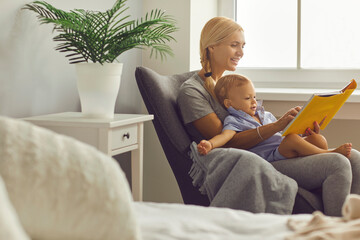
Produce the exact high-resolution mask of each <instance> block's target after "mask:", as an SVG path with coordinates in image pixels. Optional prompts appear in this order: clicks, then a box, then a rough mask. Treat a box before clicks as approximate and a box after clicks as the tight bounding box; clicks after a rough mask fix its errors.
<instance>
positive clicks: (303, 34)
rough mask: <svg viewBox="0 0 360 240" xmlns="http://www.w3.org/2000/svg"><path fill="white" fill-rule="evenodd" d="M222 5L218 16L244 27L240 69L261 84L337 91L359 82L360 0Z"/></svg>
mask: <svg viewBox="0 0 360 240" xmlns="http://www.w3.org/2000/svg"><path fill="white" fill-rule="evenodd" d="M218 6H219V15H222V16H228V17H231V18H234V19H236V20H237V21H238V22H239V23H240V25H241V26H242V27H243V28H244V30H245V40H246V47H245V49H244V52H245V54H244V57H243V59H242V61H241V62H240V63H239V66H238V67H239V68H238V70H237V72H238V73H241V74H244V75H246V76H248V77H250V78H251V79H252V80H253V81H254V82H255V86H256V87H257V88H262V87H266V88H268V87H270V88H283V87H284V88H286V87H291V88H294V87H297V88H335V89H339V88H341V87H343V86H344V85H345V84H346V83H347V82H349V81H350V80H351V79H352V78H355V79H356V80H358V82H359V80H360V79H358V77H359V76H360V44H359V43H360V30H359V29H360V14H359V13H358V9H359V0H218ZM223 9H226V10H227V11H224V10H223ZM228 9H234V11H229V10H228Z"/></svg>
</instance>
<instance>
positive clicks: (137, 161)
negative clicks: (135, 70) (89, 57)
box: [23, 112, 154, 201]
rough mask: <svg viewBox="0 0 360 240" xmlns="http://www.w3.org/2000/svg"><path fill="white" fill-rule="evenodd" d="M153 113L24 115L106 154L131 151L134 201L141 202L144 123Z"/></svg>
mask: <svg viewBox="0 0 360 240" xmlns="http://www.w3.org/2000/svg"><path fill="white" fill-rule="evenodd" d="M152 119H154V116H153V115H141V114H115V116H114V118H113V119H97V118H85V117H82V115H81V113H80V112H64V113H56V114H49V115H43V116H35V117H28V118H24V119H23V120H26V121H29V122H31V123H33V124H35V125H38V126H41V127H45V128H47V129H50V130H53V131H54V132H57V133H60V134H64V135H67V136H71V137H74V138H76V139H78V140H80V141H82V142H85V143H88V144H90V145H93V146H95V147H96V148H97V149H99V150H100V151H102V152H104V153H106V154H107V155H109V156H115V155H117V154H120V153H125V152H129V151H131V175H132V177H131V183H132V184H131V185H132V194H133V198H134V200H135V201H142V193H143V141H144V122H145V121H150V120H152Z"/></svg>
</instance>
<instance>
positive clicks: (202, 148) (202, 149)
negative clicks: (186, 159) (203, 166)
mask: <svg viewBox="0 0 360 240" xmlns="http://www.w3.org/2000/svg"><path fill="white" fill-rule="evenodd" d="M211 148H212V144H211V143H210V142H209V141H207V140H201V142H200V143H199V144H198V145H197V149H198V151H199V153H200V154H201V155H206V154H208V153H209V152H210V151H211Z"/></svg>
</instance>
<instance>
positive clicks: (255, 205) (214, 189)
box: [189, 142, 298, 214]
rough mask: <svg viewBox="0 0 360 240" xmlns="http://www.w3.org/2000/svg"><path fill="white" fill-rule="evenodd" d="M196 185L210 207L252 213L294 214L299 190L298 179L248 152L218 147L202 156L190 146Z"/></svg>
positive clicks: (195, 145)
mask: <svg viewBox="0 0 360 240" xmlns="http://www.w3.org/2000/svg"><path fill="white" fill-rule="evenodd" d="M190 149H191V151H190V153H189V154H190V157H191V159H192V160H193V165H192V168H191V170H190V172H189V175H190V176H191V177H192V179H193V185H194V186H196V187H199V190H200V192H201V193H203V194H206V195H207V196H208V197H209V200H210V205H211V206H216V207H228V208H232V209H241V210H245V211H249V212H253V213H261V212H265V213H276V214H291V213H292V209H293V206H294V202H295V196H296V193H297V190H298V186H297V183H296V182H295V180H293V179H291V178H289V177H287V176H285V175H283V174H282V173H280V172H278V171H277V170H276V169H275V168H274V167H273V166H272V165H271V164H270V163H269V162H267V161H266V160H264V159H262V158H260V157H259V156H257V155H256V154H254V153H251V152H249V151H245V150H241V149H235V148H216V149H213V150H211V152H210V153H208V154H207V155H200V154H199V152H198V151H197V144H196V143H195V142H193V143H192V144H191V146H190Z"/></svg>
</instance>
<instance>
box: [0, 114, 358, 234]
mask: <svg viewBox="0 0 360 240" xmlns="http://www.w3.org/2000/svg"><path fill="white" fill-rule="evenodd" d="M0 136H1V138H0V203H1V204H0V239H6V240H12V239H14V240H29V239H36V240H68V239H69V240H72V239H74V240H75V239H76V240H81V239H87V240H107V239H108V240H120V239H121V240H140V239H146V240H180V239H189V240H191V239H200V240H203V239H206V240H211V239H221V240H223V239H246V240H252V239H259V240H260V239H269V240H276V239H291V240H292V239H328V238H327V237H326V236H328V235H326V233H324V232H321V234H325V235H323V236H325V238H299V237H298V236H297V235H294V232H293V231H292V230H290V228H288V222H289V221H290V222H292V223H300V224H298V225H297V226H300V227H299V228H298V229H300V231H301V226H305V230H306V224H305V225H304V224H303V223H308V222H311V221H312V220H313V219H317V220H318V219H320V220H321V221H320V222H321V223H322V224H323V223H324V222H327V220H329V219H328V218H327V217H326V216H321V215H317V216H313V215H311V214H303V215H275V214H265V213H263V214H253V213H250V212H245V211H241V210H232V209H228V208H214V207H201V206H195V205H183V204H175V203H173V204H170V203H151V202H134V201H133V199H132V196H131V191H130V187H129V185H128V182H127V180H126V177H125V175H124V173H123V171H122V170H121V169H120V168H119V166H118V164H117V163H116V162H115V161H114V160H113V159H111V158H110V157H109V156H107V155H105V154H103V153H101V152H99V151H98V150H96V149H95V148H94V147H92V146H89V145H86V144H84V143H82V142H79V141H77V140H75V139H72V138H70V137H67V136H63V135H60V134H56V133H54V132H51V131H50V130H47V129H43V128H40V127H37V126H34V125H32V124H31V123H28V122H24V121H21V120H16V119H11V118H7V117H1V116H0ZM354 206H355V205H354ZM356 206H357V207H356V208H353V207H352V205H350V207H346V208H345V209H346V210H347V212H348V213H355V214H352V215H351V214H350V215H351V216H352V217H350V218H351V219H358V218H359V216H360V210H358V209H360V198H359V199H358V205H356ZM352 209H356V211H352ZM348 215H349V214H348ZM350 215H349V216H350ZM345 220H346V219H345ZM345 220H344V219H341V218H336V219H335V218H334V221H333V219H332V220H331V221H333V223H336V226H338V225H339V224H340V223H344V222H346V221H345ZM347 220H348V219H347ZM331 221H330V222H331ZM358 222H359V224H358V225H360V221H358ZM295 226H296V225H295ZM324 226H325V225H324V224H323V225H322V228H323V229H324ZM329 226H332V227H333V226H334V225H331V224H330V225H329ZM359 229H360V227H359ZM352 230H353V229H351V231H352ZM306 231H307V230H306ZM339 233H342V232H341V231H337V234H339ZM351 233H354V231H352V232H351ZM356 233H360V230H359V231H357V232H356ZM356 236H357V237H360V235H356ZM334 239H336V238H334ZM343 239H356V238H343ZM358 239H359V238H358Z"/></svg>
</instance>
